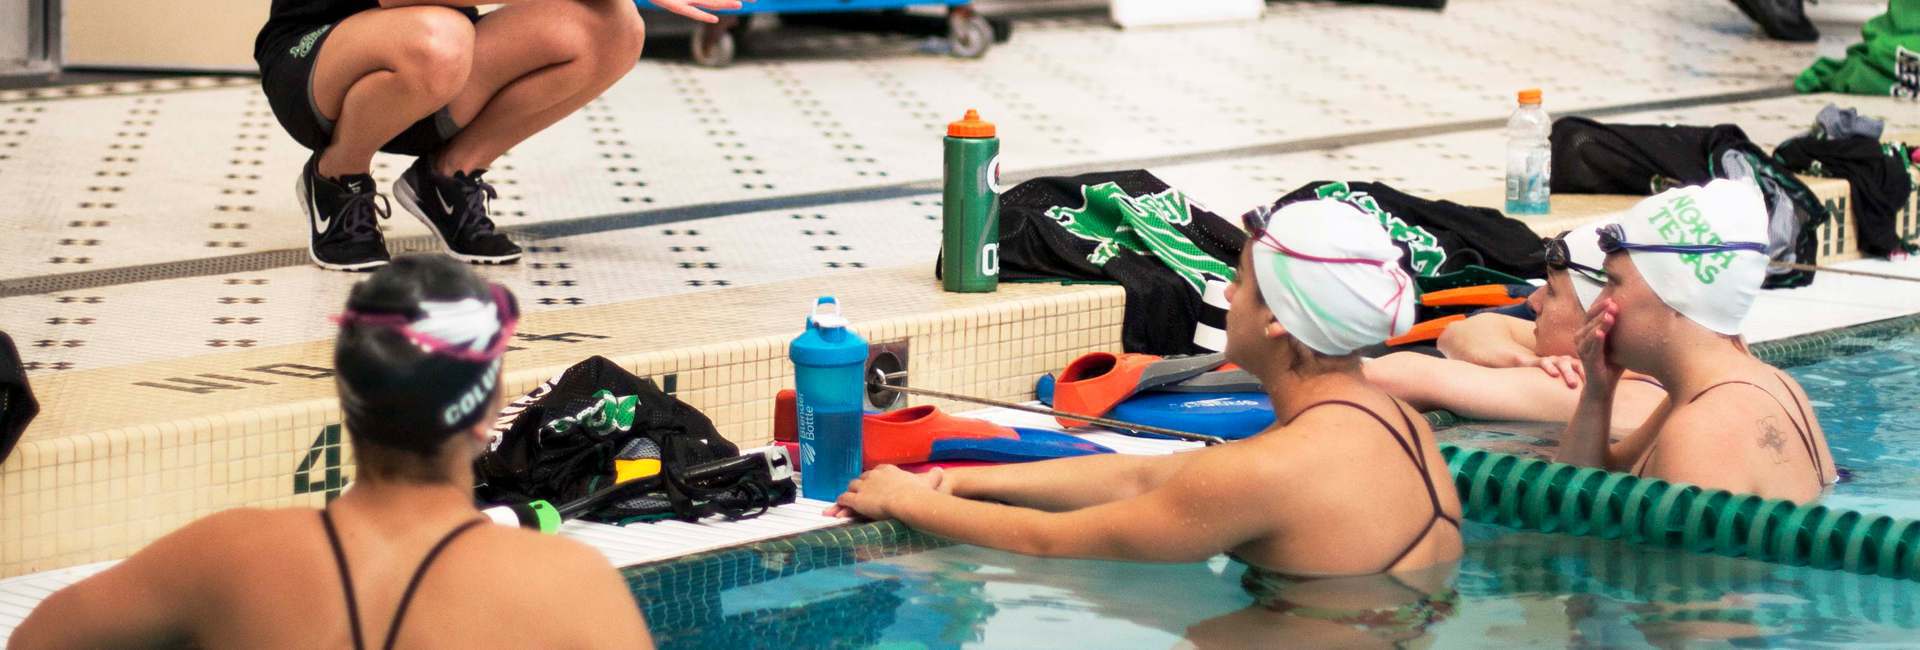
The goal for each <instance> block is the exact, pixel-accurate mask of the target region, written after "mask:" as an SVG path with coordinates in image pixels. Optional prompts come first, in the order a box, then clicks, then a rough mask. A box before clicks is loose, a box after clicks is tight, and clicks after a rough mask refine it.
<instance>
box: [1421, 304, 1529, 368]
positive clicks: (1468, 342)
mask: <svg viewBox="0 0 1920 650" xmlns="http://www.w3.org/2000/svg"><path fill="white" fill-rule="evenodd" d="M1435 345H1436V346H1437V347H1439V348H1440V353H1441V354H1444V355H1447V358H1448V359H1458V360H1461V361H1465V362H1467V363H1471V364H1475V365H1481V366H1486V367H1488V368H1519V367H1523V366H1532V365H1536V364H1538V363H1539V362H1540V355H1539V354H1537V353H1536V352H1534V350H1535V349H1536V347H1537V345H1538V344H1537V343H1536V342H1535V340H1534V335H1533V323H1531V322H1528V321H1524V320H1520V319H1518V318H1514V317H1512V316H1508V315H1506V314H1476V315H1473V316H1469V317H1468V318H1467V319H1466V320H1463V321H1460V322H1458V323H1454V324H1453V325H1450V326H1448V327H1447V329H1444V330H1441V332H1440V340H1438V341H1436V342H1435Z"/></svg>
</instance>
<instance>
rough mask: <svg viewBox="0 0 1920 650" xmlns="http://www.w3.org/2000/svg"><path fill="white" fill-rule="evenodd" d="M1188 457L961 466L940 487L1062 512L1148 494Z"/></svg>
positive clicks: (1089, 458) (964, 495)
mask: <svg viewBox="0 0 1920 650" xmlns="http://www.w3.org/2000/svg"><path fill="white" fill-rule="evenodd" d="M1192 457H1193V454H1191V453H1186V452H1182V453H1173V454H1166V455H1161V456H1140V455H1132V454H1094V455H1090V456H1079V457H1075V458H1062V459H1058V460H1050V461H1046V462H1044V463H1008V464H1004V465H994V466H987V467H965V468H960V469H952V470H946V471H945V472H944V475H943V476H942V477H941V478H940V482H939V487H940V490H941V491H942V492H946V493H949V494H953V495H955V496H959V497H962V498H967V499H978V500H985V501H998V502H1001V503H1011V504H1014V505H1018V506H1024V507H1028V508H1035V509H1039V510H1046V511H1048V512H1064V511H1067V510H1074V509H1077V508H1085V507H1089V506H1097V505H1100V504H1102V503H1108V502H1112V501H1117V500H1120V499H1128V498H1132V497H1136V496H1140V495H1142V494H1146V493H1148V492H1151V491H1153V489H1154V488H1157V487H1159V486H1160V485H1161V484H1163V483H1166V482H1167V479H1169V478H1172V477H1173V475H1174V474H1176V473H1178V472H1179V471H1180V468H1181V467H1183V466H1185V465H1186V463H1187V459H1189V458H1192Z"/></svg>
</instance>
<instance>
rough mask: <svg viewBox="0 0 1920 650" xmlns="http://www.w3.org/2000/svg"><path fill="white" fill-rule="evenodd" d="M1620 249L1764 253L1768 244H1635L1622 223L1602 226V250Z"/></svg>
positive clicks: (1608, 251)
mask: <svg viewBox="0 0 1920 650" xmlns="http://www.w3.org/2000/svg"><path fill="white" fill-rule="evenodd" d="M1620 251H1639V252H1642V253H1674V254H1678V255H1707V254H1711V253H1732V252H1735V251H1753V252H1755V253H1760V254H1762V255H1764V254H1766V252H1767V245H1766V244H1763V243H1760V242H1750V241H1730V242H1720V243H1718V244H1635V243H1632V242H1629V241H1627V235H1626V229H1624V228H1621V227H1620V224H1617V223H1614V224H1607V225H1606V226H1603V227H1601V228H1600V252H1602V253H1606V254H1608V255H1612V254H1614V253H1618V252H1620Z"/></svg>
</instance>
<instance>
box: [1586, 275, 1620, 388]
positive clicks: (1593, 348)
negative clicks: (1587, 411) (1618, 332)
mask: <svg viewBox="0 0 1920 650" xmlns="http://www.w3.org/2000/svg"><path fill="white" fill-rule="evenodd" d="M1619 317H1620V305H1619V304H1618V303H1615V302H1614V301H1613V298H1602V299H1600V300H1599V301H1597V302H1595V303H1594V305H1593V308H1592V309H1588V310H1587V324H1586V325H1584V326H1581V328H1580V333H1579V334H1578V335H1576V336H1575V337H1574V339H1573V344H1574V349H1575V350H1578V351H1579V353H1580V365H1582V366H1585V368H1586V371H1587V373H1586V374H1587V387H1588V388H1589V389H1594V390H1600V391H1603V392H1609V393H1610V392H1612V391H1613V389H1614V387H1615V386H1618V385H1619V384H1620V375H1621V374H1622V373H1623V372H1624V369H1622V368H1621V367H1620V366H1619V365H1617V364H1615V363H1613V360H1612V359H1609V358H1608V357H1609V356H1611V354H1610V350H1609V347H1608V346H1609V345H1610V343H1611V341H1610V340H1609V338H1608V337H1609V336H1610V335H1611V334H1612V333H1613V326H1614V323H1615V321H1616V320H1617V319H1618V318H1619Z"/></svg>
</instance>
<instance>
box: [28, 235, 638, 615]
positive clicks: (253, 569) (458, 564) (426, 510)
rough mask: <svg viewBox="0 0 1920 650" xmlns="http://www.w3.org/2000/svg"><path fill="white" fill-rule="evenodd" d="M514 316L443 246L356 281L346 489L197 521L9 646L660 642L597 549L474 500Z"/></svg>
mask: <svg viewBox="0 0 1920 650" xmlns="http://www.w3.org/2000/svg"><path fill="white" fill-rule="evenodd" d="M518 315H519V312H518V309H517V307H516V306H515V303H514V301H513V295H512V294H511V293H508V292H507V290H506V289H505V288H503V287H500V286H499V285H491V284H488V283H486V282H483V281H481V280H480V279H479V278H477V277H475V276H474V275H473V274H472V272H470V271H468V270H467V269H466V268H465V267H464V266H463V265H461V264H459V263H457V262H454V261H452V260H449V259H447V258H444V257H424V256H422V257H402V258H400V259H396V260H394V261H393V263H392V264H390V265H388V266H386V267H384V268H382V269H381V270H379V271H378V272H376V273H374V274H373V275H372V276H371V277H370V278H368V279H367V280H366V281H365V282H361V283H359V284H357V285H355V286H354V288H353V292H352V295H351V297H350V298H349V299H348V302H347V308H346V311H345V312H344V313H342V314H341V315H340V317H339V321H340V334H339V337H338V338H337V339H336V341H335V346H334V363H335V366H336V368H337V370H338V374H337V386H338V389H339V392H340V403H341V409H342V410H343V411H344V412H345V415H346V424H347V434H348V438H349V440H351V441H352V445H353V451H354V458H353V460H354V462H355V464H356V471H355V476H354V482H353V485H352V486H351V488H350V489H348V490H347V491H346V493H344V494H343V495H341V496H340V497H339V498H338V499H334V500H333V501H332V502H331V503H329V504H327V506H326V507H325V508H323V509H321V510H319V511H315V510H314V509H312V508H281V509H274V510H261V509H251V508H241V509H234V510H229V511H226V512H222V513H218V514H215V515H212V516H209V517H207V518H204V519H201V520H199V521H196V522H193V523H191V524H188V525H187V526H186V527H184V528H181V529H180V530H178V531H175V532H174V533H172V534H170V535H167V536H166V537H163V538H161V539H159V540H158V541H155V542H154V543H152V544H150V545H148V546H147V547H146V548H145V549H142V550H141V551H140V552H139V553H136V554H134V555H133V556H132V557H130V558H127V560H126V561H124V562H121V563H120V564H119V565H117V566H114V567H112V568H110V569H107V570H106V571H103V572H101V573H99V574H98V575H95V576H93V577H91V578H88V579H86V580H84V581H81V582H79V583H77V584H75V585H73V586H71V587H68V588H66V589H64V590H61V591H60V592H58V593H55V594H53V595H52V596H49V597H48V598H47V599H46V600H45V601H43V602H42V603H41V604H40V606H39V607H38V608H37V609H35V610H34V612H33V614H32V615H31V616H29V617H27V620H26V621H24V622H22V623H21V624H20V627H19V628H18V629H16V630H14V632H13V636H12V638H11V639H10V641H9V642H10V644H11V645H10V646H9V647H11V648H42V647H127V646H150V645H190V646H206V647H269V648H272V647H354V648H361V647H373V646H378V647H393V646H394V645H396V643H398V644H405V645H421V644H426V643H429V642H431V643H433V644H436V645H448V646H475V645H480V646H489V647H522V648H527V647H609V648H611V647H618V648H635V647H641V648H646V647H652V641H651V639H650V638H649V637H648V635H647V629H646V624H645V622H644V621H643V620H642V619H641V616H640V610H639V608H638V607H636V606H635V605H634V602H633V596H632V595H631V594H630V593H629V592H628V591H627V588H626V583H625V581H623V580H622V579H621V578H620V575H619V573H618V572H616V571H615V570H614V569H613V567H612V566H610V565H608V564H607V560H606V558H604V557H602V556H601V555H600V554H599V553H598V552H597V551H594V550H593V549H592V548H589V547H587V546H585V545H583V544H580V543H578V542H574V541H571V540H567V539H563V538H558V537H550V536H543V535H540V534H538V533H533V532H530V531H526V530H522V529H519V528H512V527H507V526H496V525H489V524H487V523H485V521H486V520H485V519H484V518H483V517H482V516H481V515H480V512H479V511H478V510H476V509H475V508H474V503H473V489H472V485H473V459H474V457H476V456H478V455H479V454H480V453H481V452H483V451H485V450H486V449H487V446H488V427H489V425H490V424H491V421H490V420H491V418H490V417H488V416H489V415H490V414H492V413H493V412H495V411H496V410H497V407H498V400H499V395H498V393H499V390H500V388H499V383H500V362H501V357H502V355H504V354H505V352H506V346H507V342H508V341H509V340H510V339H511V338H512V335H513V327H514V323H515V321H516V320H517V318H518Z"/></svg>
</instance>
